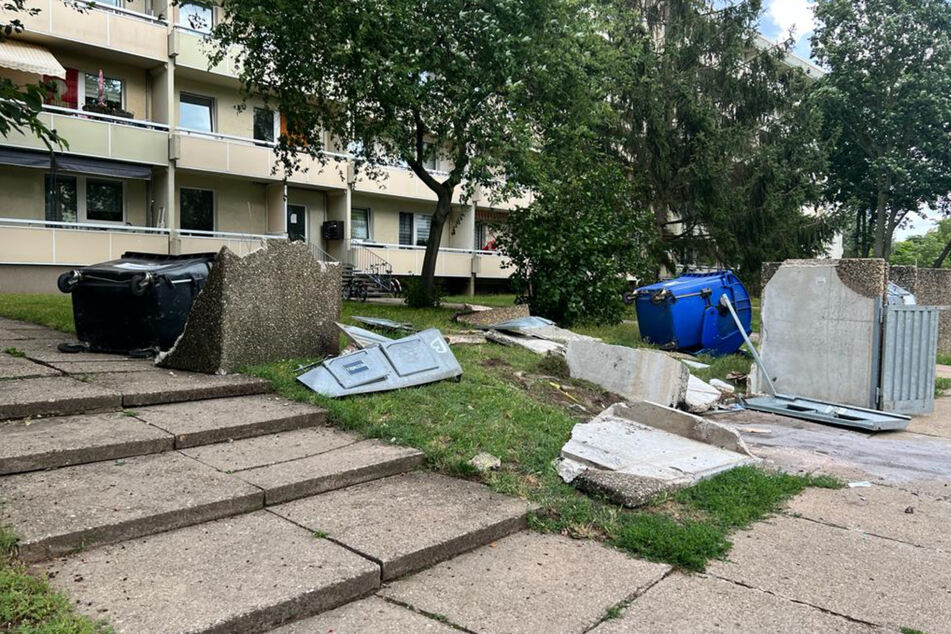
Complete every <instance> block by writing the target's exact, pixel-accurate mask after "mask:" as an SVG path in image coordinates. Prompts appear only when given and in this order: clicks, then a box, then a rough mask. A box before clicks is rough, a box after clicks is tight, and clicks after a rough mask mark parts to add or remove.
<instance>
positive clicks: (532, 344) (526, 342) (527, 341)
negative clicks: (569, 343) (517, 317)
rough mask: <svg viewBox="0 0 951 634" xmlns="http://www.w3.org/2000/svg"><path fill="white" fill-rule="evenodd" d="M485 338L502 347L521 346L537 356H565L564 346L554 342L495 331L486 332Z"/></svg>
mask: <svg viewBox="0 0 951 634" xmlns="http://www.w3.org/2000/svg"><path fill="white" fill-rule="evenodd" d="M485 338H486V339H487V340H489V341H494V342H495V343H500V344H502V345H503V346H521V347H523V348H527V349H529V350H531V351H532V352H535V353H537V354H548V353H552V354H557V355H559V356H564V354H565V346H564V345H563V344H560V343H557V342H555V341H548V340H546V339H536V338H535V337H520V336H514V335H507V334H505V333H502V332H498V331H496V330H489V331H487V332H486V333H485Z"/></svg>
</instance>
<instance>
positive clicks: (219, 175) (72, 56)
mask: <svg viewBox="0 0 951 634" xmlns="http://www.w3.org/2000/svg"><path fill="white" fill-rule="evenodd" d="M27 4H28V6H32V7H35V8H37V9H39V12H38V13H37V14H36V15H33V16H29V15H25V14H20V15H18V16H17V17H18V18H19V19H20V20H21V21H22V22H23V24H24V27H25V28H24V31H23V33H20V34H16V35H14V36H13V37H11V38H10V39H9V40H8V41H7V44H10V45H9V46H2V50H0V77H6V78H10V79H13V80H14V81H17V82H36V81H38V80H40V79H41V78H43V74H38V73H37V72H35V71H33V72H24V70H23V68H24V65H23V64H22V63H21V62H22V61H23V59H26V58H31V56H32V57H35V58H37V59H41V58H43V56H51V58H53V59H55V62H58V64H59V65H60V66H61V71H64V72H59V71H57V73H58V74H59V75H60V76H55V77H54V76H53V73H52V72H51V73H50V74H49V75H47V76H46V77H45V79H46V80H47V81H52V82H53V83H55V84H56V87H57V89H56V90H55V91H53V92H51V93H50V94H49V95H48V98H47V100H46V104H45V105H44V109H43V113H42V115H41V117H42V119H43V121H44V123H46V125H47V126H48V127H50V128H51V129H55V130H56V131H57V132H58V133H59V134H60V135H61V136H62V137H63V138H65V139H66V141H67V143H68V147H67V148H64V149H59V148H57V149H56V151H55V152H51V151H50V150H49V149H48V148H47V147H46V146H45V145H44V144H43V143H42V141H40V140H38V139H36V138H35V137H34V136H32V135H31V134H30V133H29V131H26V132H25V133H18V132H11V133H10V134H8V135H7V136H6V137H4V138H2V139H0V187H2V191H3V192H4V196H3V199H2V206H0V292H55V279H56V276H57V275H58V274H59V273H60V272H62V271H64V270H68V269H71V268H74V267H76V266H82V265H87V264H92V263H95V262H101V261H105V260H109V259H114V258H118V257H120V256H121V255H122V254H123V253H125V252H127V251H144V252H149V253H164V254H178V253H194V252H206V251H216V250H218V249H219V248H220V247H221V246H222V245H227V246H229V247H230V248H231V249H232V250H234V251H235V252H237V253H246V252H248V251H250V250H252V249H254V248H257V247H258V246H259V245H260V244H261V241H262V240H267V239H294V240H304V241H306V242H307V243H308V244H309V245H310V246H311V249H312V251H313V252H314V254H315V256H317V257H320V258H323V259H332V260H337V261H341V262H345V263H351V264H353V265H354V266H355V267H356V268H357V269H358V270H360V269H362V268H365V267H366V266H368V263H371V262H372V263H375V264H378V263H379V262H381V261H383V262H385V263H386V264H387V266H388V267H389V268H391V269H392V272H393V273H394V274H396V275H406V276H412V275H418V274H419V272H420V270H421V267H422V260H423V253H424V246H422V245H423V244H424V243H425V241H426V239H427V237H428V231H429V216H430V215H431V214H432V211H433V208H434V205H435V196H434V195H433V194H432V192H430V191H429V190H428V188H426V186H425V185H424V184H423V183H422V182H421V181H420V180H419V179H418V178H417V177H416V176H415V175H414V174H413V173H412V172H411V171H409V170H408V169H405V168H403V167H400V166H393V167H389V168H386V174H385V177H384V178H381V179H374V180H370V179H367V178H365V177H362V176H358V175H357V176H355V174H356V173H358V170H355V169H354V163H353V159H352V157H350V156H349V155H348V154H346V152H345V151H342V150H341V149H340V148H339V144H336V143H334V141H333V139H329V138H328V139H325V147H326V148H328V151H327V152H325V154H324V156H323V159H324V160H323V161H316V160H312V159H306V160H305V161H304V167H305V168H306V169H305V170H303V171H298V172H295V173H293V174H288V175H287V178H286V179H284V178H283V176H284V174H283V173H282V172H280V170H279V169H276V159H275V154H274V151H273V148H274V141H275V139H276V138H277V136H278V135H279V134H280V114H279V113H278V112H271V111H268V110H265V109H264V108H262V107H260V106H261V104H255V103H247V104H242V102H241V99H240V96H239V90H238V88H239V85H238V81H237V77H236V73H235V71H234V65H233V63H230V62H228V61H225V62H223V63H222V64H219V65H218V66H216V67H214V68H209V63H208V52H209V46H208V44H207V37H206V34H205V33H204V32H203V31H204V30H205V29H204V27H205V26H206V25H208V24H211V23H213V22H214V20H215V19H217V16H216V15H214V13H213V9H209V8H205V7H203V6H202V5H200V4H198V3H188V2H183V3H180V4H179V5H178V6H169V5H170V4H171V3H168V4H166V2H165V0H134V1H132V2H128V1H123V0H97V2H95V3H94V4H90V5H89V6H88V7H86V8H85V9H83V10H80V11H77V10H76V9H75V8H73V7H71V6H68V5H66V4H64V3H63V2H62V1H61V0H31V1H29V2H28V3H27ZM8 17H9V16H8ZM55 62H54V63H55ZM28 70H31V69H28ZM242 106H243V107H242ZM433 167H434V168H435V169H436V170H443V171H445V170H448V169H449V168H451V165H447V164H436V165H435V166H433ZM524 202H526V201H511V202H510V203H506V204H502V205H499V204H495V205H494V206H493V205H492V204H490V203H489V202H488V197H487V196H480V195H479V194H478V193H477V194H476V195H475V196H474V200H471V201H463V200H461V199H458V200H457V201H456V205H455V206H454V209H453V212H452V217H451V218H450V221H449V222H447V223H446V227H445V233H444V235H443V236H442V246H443V248H442V250H441V253H440V256H439V263H438V265H437V275H438V276H439V277H441V278H445V279H446V281H447V282H448V283H449V284H450V285H451V286H452V287H455V288H458V289H463V288H469V289H473V288H474V287H475V285H476V284H477V283H485V284H499V283H504V280H506V279H507V278H508V277H509V275H510V274H511V271H510V269H506V268H504V264H505V260H504V258H503V257H502V256H501V255H500V254H499V253H498V252H497V251H495V250H494V240H493V236H492V234H491V229H490V228H489V225H490V223H491V221H494V220H497V219H499V218H500V217H504V215H505V214H506V212H507V211H509V210H510V209H512V208H513V207H514V206H516V205H518V204H524ZM334 221H337V222H342V223H343V230H342V232H338V233H337V234H336V236H335V237H333V236H334V232H333V231H332V230H333V229H335V228H338V227H339V225H338V226H334ZM328 223H330V224H328ZM328 236H331V237H328Z"/></svg>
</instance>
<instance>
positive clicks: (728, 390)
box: [710, 379, 736, 394]
mask: <svg viewBox="0 0 951 634" xmlns="http://www.w3.org/2000/svg"><path fill="white" fill-rule="evenodd" d="M710 385H712V386H713V387H715V388H717V389H718V390H720V391H721V392H723V393H724V394H734V393H736V388H735V387H734V386H732V385H730V384H729V383H727V382H726V381H721V380H720V379H710Z"/></svg>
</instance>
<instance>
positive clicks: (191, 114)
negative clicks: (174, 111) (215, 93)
mask: <svg viewBox="0 0 951 634" xmlns="http://www.w3.org/2000/svg"><path fill="white" fill-rule="evenodd" d="M214 111H215V100H214V99H212V98H211V97H201V96H199V95H189V94H187V93H182V96H181V98H180V100H179V104H178V125H179V127H182V128H185V129H187V130H197V131H199V132H214V130H215V117H214Z"/></svg>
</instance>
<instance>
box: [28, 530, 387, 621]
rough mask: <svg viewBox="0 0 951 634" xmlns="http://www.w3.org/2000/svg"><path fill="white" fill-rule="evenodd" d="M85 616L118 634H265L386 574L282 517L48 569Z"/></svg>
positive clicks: (145, 543) (352, 595)
mask: <svg viewBox="0 0 951 634" xmlns="http://www.w3.org/2000/svg"><path fill="white" fill-rule="evenodd" d="M46 570H47V571H48V572H49V573H50V574H51V575H53V576H54V578H53V583H54V585H55V586H56V587H58V588H59V589H61V590H64V591H66V592H68V593H69V594H70V595H72V596H74V597H76V599H77V605H76V607H77V609H79V611H81V612H83V613H85V614H87V615H89V616H90V617H92V618H94V619H99V618H105V619H107V620H108V622H109V623H110V625H112V627H113V628H115V630H116V632H117V633H118V634H143V633H145V632H148V633H149V634H158V633H168V634H173V633H175V634H177V633H180V632H203V633H215V634H232V633H244V632H261V631H265V630H268V629H269V628H271V627H273V626H275V625H278V624H279V623H281V622H284V621H287V620H290V619H295V618H301V617H306V616H310V615H313V614H316V613H318V612H322V611H324V610H328V609H331V608H334V607H336V606H338V605H341V604H343V603H347V602H349V601H353V600H354V599H358V598H360V597H362V596H366V595H367V594H369V593H371V592H373V591H374V589H376V588H377V587H378V586H379V584H380V569H379V566H377V565H376V564H374V563H373V562H370V561H367V560H366V559H364V558H362V557H359V556H358V555H355V554H353V553H351V552H349V551H347V550H346V549H345V548H341V547H340V546H337V545H335V544H332V543H330V542H329V541H327V540H325V539H319V538H317V537H314V536H313V535H312V534H311V533H310V532H308V531H306V530H304V529H302V528H300V527H297V526H294V525H293V524H291V523H290V522H286V521H284V520H282V519H280V518H278V517H276V516H275V515H273V514H272V513H268V512H263V511H262V512H257V513H251V514H248V515H243V516H240V517H234V518H229V519H224V520H219V521H216V522H210V523H207V524H202V525H200V526H192V527H189V528H184V529H180V530H176V531H172V532H169V533H163V534H161V535H155V536H152V537H147V538H144V539H138V540H134V541H130V542H125V543H122V544H117V545H115V546H107V547H104V548H99V549H96V550H93V551H90V552H86V553H83V554H82V555H77V556H75V557H70V558H67V559H65V560H62V561H56V562H52V563H50V564H48V565H47V566H46Z"/></svg>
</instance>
